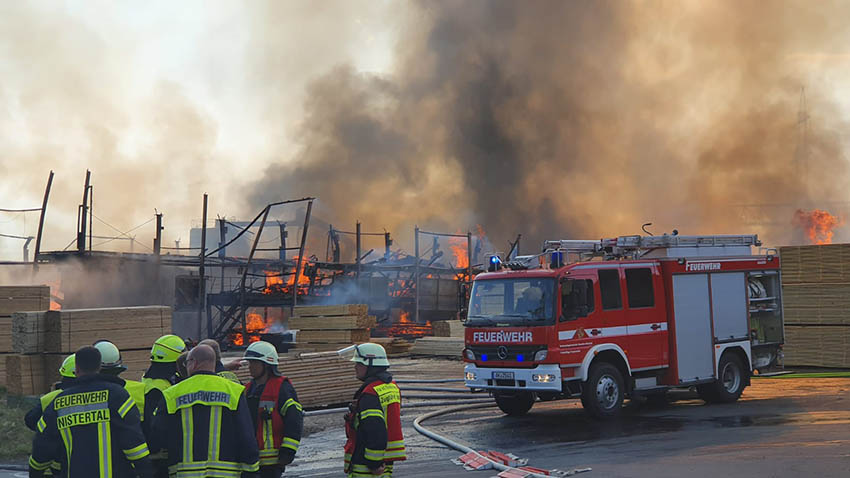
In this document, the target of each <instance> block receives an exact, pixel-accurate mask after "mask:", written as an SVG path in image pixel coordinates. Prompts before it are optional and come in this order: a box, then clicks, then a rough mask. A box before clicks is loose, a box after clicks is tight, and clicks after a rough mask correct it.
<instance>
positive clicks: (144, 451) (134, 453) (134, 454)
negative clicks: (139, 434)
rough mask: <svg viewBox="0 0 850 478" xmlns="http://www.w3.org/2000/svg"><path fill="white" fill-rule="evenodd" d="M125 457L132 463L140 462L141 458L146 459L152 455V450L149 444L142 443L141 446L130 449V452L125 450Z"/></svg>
mask: <svg viewBox="0 0 850 478" xmlns="http://www.w3.org/2000/svg"><path fill="white" fill-rule="evenodd" d="M123 451H124V456H126V457H127V459H128V460H130V461H135V460H138V459H139V458H144V457H146V456H148V455H150V454H151V452H150V450H148V444H147V443H142V444H141V445H139V446H137V447H135V448H130V449H129V450H123Z"/></svg>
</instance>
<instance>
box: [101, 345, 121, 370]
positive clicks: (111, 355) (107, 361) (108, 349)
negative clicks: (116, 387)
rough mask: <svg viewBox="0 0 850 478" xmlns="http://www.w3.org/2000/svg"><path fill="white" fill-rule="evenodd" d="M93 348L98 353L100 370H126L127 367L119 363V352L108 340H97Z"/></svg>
mask: <svg viewBox="0 0 850 478" xmlns="http://www.w3.org/2000/svg"><path fill="white" fill-rule="evenodd" d="M94 348H96V349H97V350H98V351H99V352H100V366H101V368H105V369H115V368H118V369H124V370H127V367H125V366H124V364H123V363H122V362H121V351H119V350H118V347H116V346H115V344H113V343H112V342H110V341H108V340H98V341H97V342H95V343H94Z"/></svg>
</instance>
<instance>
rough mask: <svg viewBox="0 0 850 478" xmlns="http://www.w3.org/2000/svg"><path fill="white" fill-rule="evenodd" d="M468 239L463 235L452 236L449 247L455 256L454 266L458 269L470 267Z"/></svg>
mask: <svg viewBox="0 0 850 478" xmlns="http://www.w3.org/2000/svg"><path fill="white" fill-rule="evenodd" d="M466 245H467V244H466V239H464V238H462V237H450V238H449V248H451V250H452V254H453V255H454V256H455V263H454V266H455V267H456V268H458V269H466V268H467V267H469V255H468V253H467V247H466Z"/></svg>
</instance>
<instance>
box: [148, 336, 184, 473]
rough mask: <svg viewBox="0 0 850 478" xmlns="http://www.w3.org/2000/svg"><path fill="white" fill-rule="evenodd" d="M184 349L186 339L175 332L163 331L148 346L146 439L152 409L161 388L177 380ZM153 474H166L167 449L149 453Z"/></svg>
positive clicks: (160, 393) (160, 396)
mask: <svg viewBox="0 0 850 478" xmlns="http://www.w3.org/2000/svg"><path fill="white" fill-rule="evenodd" d="M185 349H186V343H185V342H183V339H181V338H180V337H178V336H176V335H163V336H162V337H160V338H158V339H156V342H154V343H153V347H151V366H150V367H149V368H148V370H147V372H145V376H144V377H143V378H142V384H144V386H145V413H144V415H142V418H143V420H142V431H143V432H144V433H145V439H146V440H147V441H148V442H150V439H151V423H153V412H154V410H156V407H157V406H159V404H160V402H162V396H163V395H162V392H164V391H165V389H167V388H168V387H170V386H172V385H174V384H175V383H177V357H179V356H180V354H181V353H183V351H184V350H185ZM151 460H152V461H153V467H154V473H155V476H156V478H168V453H167V452H166V451H164V450H163V451H161V452H159V453H156V454H154V455H151Z"/></svg>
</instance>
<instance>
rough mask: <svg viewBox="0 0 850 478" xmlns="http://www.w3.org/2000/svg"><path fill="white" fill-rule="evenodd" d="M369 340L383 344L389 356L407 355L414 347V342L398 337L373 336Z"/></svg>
mask: <svg viewBox="0 0 850 478" xmlns="http://www.w3.org/2000/svg"><path fill="white" fill-rule="evenodd" d="M369 342H372V343H376V344H381V345H382V346H383V347H384V350H386V351H387V357H390V358H393V357H405V356H408V355H410V349H411V348H412V347H413V343H412V342H408V341H407V340H405V339H401V338H397V337H381V338H371V339H369Z"/></svg>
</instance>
